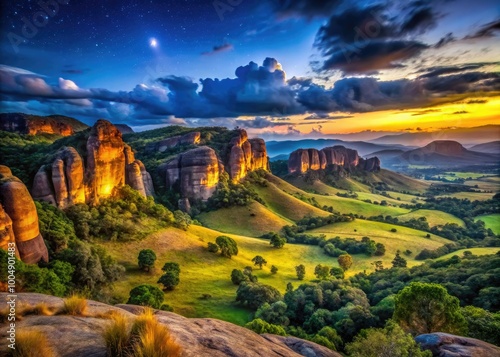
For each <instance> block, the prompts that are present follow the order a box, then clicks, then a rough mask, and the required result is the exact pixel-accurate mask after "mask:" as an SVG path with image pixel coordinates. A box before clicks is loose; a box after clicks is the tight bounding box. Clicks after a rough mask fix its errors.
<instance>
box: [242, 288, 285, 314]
mask: <svg viewBox="0 0 500 357" xmlns="http://www.w3.org/2000/svg"><path fill="white" fill-rule="evenodd" d="M281 299H282V296H281V293H280V292H279V291H278V290H277V289H276V288H274V287H272V286H270V285H265V284H259V283H249V282H243V283H241V284H240V286H239V287H238V290H237V291H236V301H237V302H241V303H242V304H244V305H246V306H248V307H249V308H251V309H253V310H257V309H258V308H259V307H260V306H261V305H262V304H264V303H266V302H267V303H269V304H272V303H274V302H276V301H279V300H281Z"/></svg>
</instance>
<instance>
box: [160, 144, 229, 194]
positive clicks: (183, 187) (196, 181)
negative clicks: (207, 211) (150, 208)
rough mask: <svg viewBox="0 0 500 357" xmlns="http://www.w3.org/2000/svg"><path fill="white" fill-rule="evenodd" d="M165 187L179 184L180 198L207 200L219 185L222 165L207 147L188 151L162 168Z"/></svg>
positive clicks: (213, 152)
mask: <svg viewBox="0 0 500 357" xmlns="http://www.w3.org/2000/svg"><path fill="white" fill-rule="evenodd" d="M163 170H164V171H165V176H166V184H167V187H170V188H172V187H173V186H174V185H175V184H177V183H179V190H180V193H181V196H182V198H189V199H201V200H207V199H209V198H210V196H212V194H213V193H214V192H215V190H216V188H217V184H218V183H219V175H220V173H221V172H222V170H223V165H222V164H221V163H220V162H219V159H218V158H217V154H216V153H215V151H214V150H213V149H211V148H209V147H208V146H201V147H199V148H196V149H192V150H188V151H186V152H184V153H182V154H180V155H178V156H177V157H176V158H175V159H173V160H171V161H169V162H168V163H167V164H165V165H164V166H163Z"/></svg>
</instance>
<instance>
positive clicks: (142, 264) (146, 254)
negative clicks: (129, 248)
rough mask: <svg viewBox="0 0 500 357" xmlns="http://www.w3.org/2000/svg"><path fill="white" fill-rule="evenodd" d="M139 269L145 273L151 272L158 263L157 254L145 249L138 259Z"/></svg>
mask: <svg viewBox="0 0 500 357" xmlns="http://www.w3.org/2000/svg"><path fill="white" fill-rule="evenodd" d="M137 260H138V264H139V268H141V269H142V270H145V271H150V270H151V268H153V267H154V265H155V262H156V254H155V252H154V251H153V250H152V249H143V250H141V251H140V252H139V256H138V257H137Z"/></svg>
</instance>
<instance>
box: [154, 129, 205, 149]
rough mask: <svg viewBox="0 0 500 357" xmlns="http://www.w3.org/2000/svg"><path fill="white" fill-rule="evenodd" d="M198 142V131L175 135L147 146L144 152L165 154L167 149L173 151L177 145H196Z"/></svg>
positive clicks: (199, 136)
mask: <svg viewBox="0 0 500 357" xmlns="http://www.w3.org/2000/svg"><path fill="white" fill-rule="evenodd" d="M200 141H201V133H200V132H199V131H194V132H192V133H187V134H184V135H176V136H172V137H170V138H166V139H163V140H160V141H158V142H155V143H151V144H148V145H147V146H146V150H148V151H159V152H165V151H167V150H168V149H173V148H175V147H177V146H179V145H198V144H199V143H200Z"/></svg>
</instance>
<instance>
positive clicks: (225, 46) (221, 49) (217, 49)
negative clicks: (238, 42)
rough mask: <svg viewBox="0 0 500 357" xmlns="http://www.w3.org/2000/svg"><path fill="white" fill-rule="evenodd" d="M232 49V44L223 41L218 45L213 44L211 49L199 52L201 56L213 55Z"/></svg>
mask: <svg viewBox="0 0 500 357" xmlns="http://www.w3.org/2000/svg"><path fill="white" fill-rule="evenodd" d="M233 49H234V46H233V45H232V44H230V43H224V44H222V45H219V46H214V47H213V48H212V50H211V51H207V52H202V53H201V54H202V55H203V56H211V55H215V54H217V53H221V52H227V51H232V50H233Z"/></svg>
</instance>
